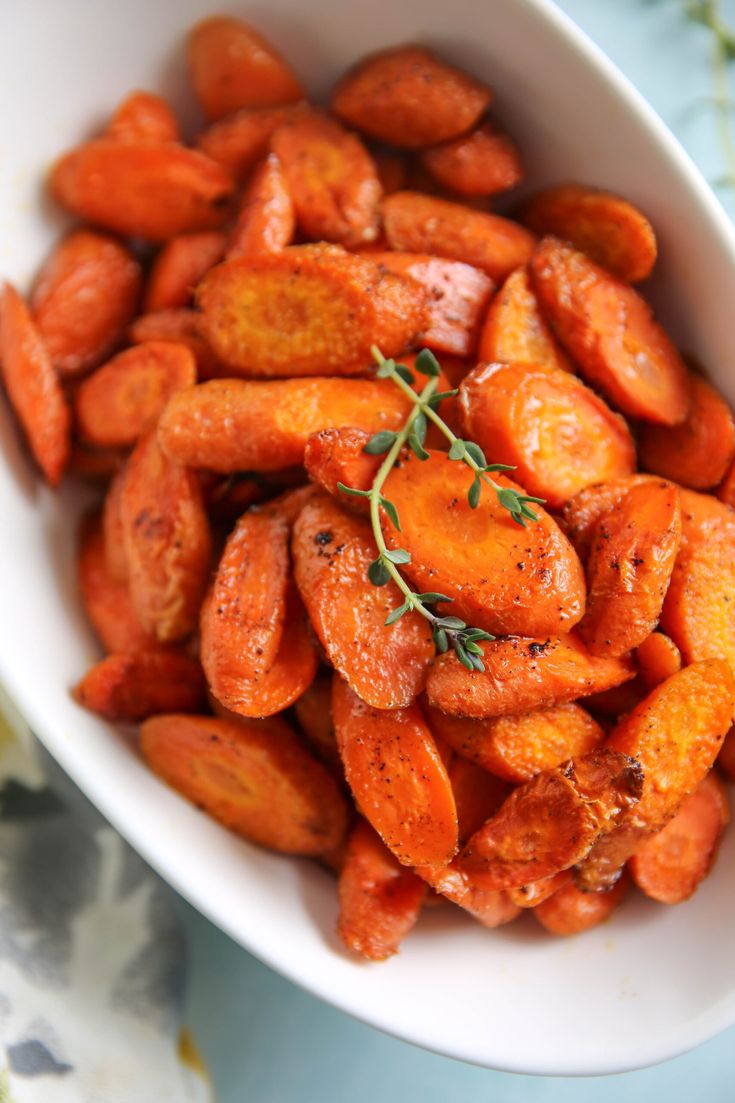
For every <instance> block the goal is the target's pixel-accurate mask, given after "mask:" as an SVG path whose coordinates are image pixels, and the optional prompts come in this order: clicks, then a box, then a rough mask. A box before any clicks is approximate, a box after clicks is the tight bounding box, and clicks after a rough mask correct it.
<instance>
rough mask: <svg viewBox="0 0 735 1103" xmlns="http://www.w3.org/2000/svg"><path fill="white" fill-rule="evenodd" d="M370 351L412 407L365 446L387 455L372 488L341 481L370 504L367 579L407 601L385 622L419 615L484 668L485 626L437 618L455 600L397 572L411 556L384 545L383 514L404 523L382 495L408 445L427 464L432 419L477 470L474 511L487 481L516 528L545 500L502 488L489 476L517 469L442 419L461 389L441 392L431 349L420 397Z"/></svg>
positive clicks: (466, 662)
mask: <svg viewBox="0 0 735 1103" xmlns="http://www.w3.org/2000/svg"><path fill="white" fill-rule="evenodd" d="M371 352H372V354H373V356H374V357H375V361H376V363H377V365H378V370H377V375H378V378H380V379H390V380H392V382H394V383H395V384H396V386H397V387H398V388H399V389H400V390H401V391H403V393H404V394H405V395H406V397H407V398H409V399H410V400H411V403H412V408H411V411H410V413H409V415H408V417H407V418H406V421H405V422H404V425H403V427H402V428H401V429H400V430H399V431H398V432H389V431H387V430H383V431H382V432H379V433H376V434H375V435H374V436H373V437H371V438H370V440H369V441H368V443H367V444H366V445H365V451H366V452H367V453H368V454H369V455H374V456H378V455H385V459H384V460H383V462H382V463H381V465H380V467H379V468H378V471H377V473H376V475H375V478H374V479H373V483H372V486H371V487H370V490H358V489H357V488H355V487H349V486H345V485H344V483H338V486H339V488H340V490H342V491H344V492H345V493H346V494H352V495H354V496H356V497H360V498H367V499H368V500H369V502H370V523H371V526H372V530H373V536H374V539H375V543H376V545H377V549H378V555H377V558H376V559H374V560H373V562H372V563H371V564H370V566H369V567H368V572H367V573H368V578H369V579H370V581H371V582H372V583H373V585H374V586H385V585H386V583H387V582H389V581H390V580H392V581H393V582H394V583H395V585H396V586H397V587H398V589H399V590H400V592H401V594H402V595H403V598H404V600H403V603H402V604H401V605H399V606H397V607H396V608H395V609H393V610H392V611H391V612H390V613H389V614H388V616H387V617H386V620H385V623H386V624H395V622H396V621H397V620H399V619H400V618H401V617H402V616H404V615H405V614H406V613H409V612H417V613H419V614H420V615H421V616H422V617H424V618H425V620H428V621H429V623H430V624H431V628H432V633H433V637H434V644H435V646H436V649H437V651H439V652H440V653H443V652H445V651H448V650H449V648H450V647H451V648H452V649H453V650H454V652H455V654H456V656H457V658H458V659H459V661H460V662H461V663H462V665H463V666H465V667H466V668H467V669H468V670H484V669H485V667H484V664H483V661H482V656H483V650H482V647H481V641H483V640H493V639H495V637H494V636H492V635H491V634H490V633H489V632H486V631H485V630H484V629H482V628H472V627H470V626H468V625H467V624H465V622H464V621H463V620H461V619H460V618H459V617H454V616H445V617H442V616H439V615H438V614H437V613H436V612H435V611H434V610H433V609H432V608H430V606H433V605H438V604H441V603H442V602H447V601H451V600H452V599H451V598H450V597H447V595H446V594H441V593H434V592H429V593H423V594H422V593H418V592H417V591H415V590H413V589H411V587H410V586H409V585H408V583H407V582H406V580H405V578H404V577H403V575H402V574H401V572H400V571H399V570H398V568H399V566H403V565H404V564H406V563H410V562H411V555H410V553H409V552H408V551H407V550H406V549H405V548H389V547H388V546H387V544H386V542H385V537H384V535H383V528H382V525H381V511H382V513H383V514H384V515H385V516H386V517H387V518H388V520H389V521H390V523H391V524H392V525H393V527H394V528H395V529H396V530H397V531H398V532H400V531H401V521H400V517H399V516H398V510H397V509H396V506H395V503H394V502H391V501H390V500H389V499H388V498H386V497H385V496H384V494H383V486H384V485H385V481H386V479H387V478H388V476H389V474H390V472H391V470H392V469H393V466H394V464H395V463H396V460H397V459H398V457H399V455H400V452H401V450H402V449H403V448H405V447H406V446H408V447H409V448H410V449H411V451H412V452H413V453H414V455H415V456H416V457H417V459H419V460H420V461H422V462H424V461H426V460H428V459H429V453H428V452H427V451H426V449H425V447H424V442H425V440H426V431H427V429H428V423H429V421H431V422H433V423H434V425H436V426H437V428H438V429H439V430H440V431H441V432H442V433H443V435H444V436H445V437H446V439H447V440H448V441H449V458H450V459H451V460H456V461H458V462H462V463H464V464H466V465H467V466H468V467H469V468H470V469H471V470H472V471H473V472H474V476H475V477H474V479H473V481H472V484H471V485H470V488H469V490H468V492H467V500H468V503H469V505H470V508H471V509H477V506H478V505H479V502H480V494H481V491H482V483H483V482H484V483H486V484H487V485H488V486H490V487H491V488H492V489H493V490H494V491H495V493H496V495H497V499H498V501H499V503H500V505H501V506H502V507H503V508H504V509H507V510H508V512H509V513H510V515H511V517H512V518H513V520H514V521H515V522H516V524H518V525H521V526H522V527H525V525H526V521H527V520H529V521H536V520H537V519H538V518H537V514H536V513H535V512H534V511H533V510H532V509H531V508H530V505H529V503H534V504H535V503H539V504H541V503H542V502H543V499H542V498H534V497H532V496H530V495H528V494H521V493H519V492H518V491H517V490H514V489H513V488H512V487H505V486H501V485H500V484H499V483H497V482H496V481H495V480H494V479H493V478H492V476H491V474H490V473H491V472H496V471H512V470H514V469H513V467H511V466H510V465H508V464H504V463H488V462H487V460H486V458H485V455H484V454H483V451H482V449H481V448H480V446H479V445H477V444H475V443H474V441H468V440H462V438H461V437H458V436H457V435H456V434H455V433H453V432H452V430H451V429H450V428H449V426H448V425H447V424H446V422H445V421H444V420H443V419H442V418H441V417H440V415H439V413H438V412H437V411H438V408H439V405H440V404H441V402H442V401H443V400H444V399H445V398H450V397H451V396H453V395H455V394H456V393H457V391H456V390H450V391H442V392H438V391H437V387H438V384H439V376H440V373H441V368H440V366H439V363H438V361H437V359H436V357H435V356H434V354H433V353H432V352H431V351H430V350H429V349H423V350H422V351H421V352H420V353H419V354H418V356H417V357H416V361H415V367H416V370H417V371H418V372H420V373H421V374H422V375H424V376H426V377H427V381H426V383H425V384H424V386H423V388H422V390H421V391H420V392H419V393H417V392H416V391H415V390H414V389H413V386H412V384H414V383H415V377H414V376H413V374H412V373H411V371H410V370H409V369H408V368H407V367H406V366H405V365H404V364H397V363H396V362H395V360H392V359H386V357H384V356H383V354H382V353H381V351H380V349H378V348H377V347H375V346H374V347H373V348H372V349H371Z"/></svg>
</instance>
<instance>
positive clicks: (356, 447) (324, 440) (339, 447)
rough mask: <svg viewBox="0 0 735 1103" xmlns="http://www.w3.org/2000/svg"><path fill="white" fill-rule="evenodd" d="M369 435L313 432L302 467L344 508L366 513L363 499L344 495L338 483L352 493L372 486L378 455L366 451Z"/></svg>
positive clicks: (352, 431)
mask: <svg viewBox="0 0 735 1103" xmlns="http://www.w3.org/2000/svg"><path fill="white" fill-rule="evenodd" d="M369 440H370V434H369V433H366V432H365V430H364V429H350V428H343V429H320V430H319V432H318V433H312V435H311V436H310V437H309V439H308V440H307V442H306V450H305V452H304V467H305V468H306V471H307V473H308V475H309V478H310V479H312V480H313V481H314V482H315V483H317V484H318V485H319V486H322V487H323V488H324V489H325V490H328V491H329V493H330V494H331V495H332V496H333V497H335V498H336V499H337V501H339V502H340V503H341V504H342V505H343V506H345V508H346V509H351V510H354V511H355V512H356V513H364V514H366V513H367V510H368V504H367V501H366V500H365V498H358V497H355V496H354V495H351V494H346V493H345V492H344V491H343V490H340V489H339V486H338V483H342V485H343V486H349V487H352V488H354V489H355V490H369V489H370V487H371V486H372V484H373V480H374V478H375V475H376V474H377V471H378V468H379V467H380V464H381V463H382V457H381V456H371V455H368V453H367V452H366V451H365V445H366V444H367V442H368V441H369Z"/></svg>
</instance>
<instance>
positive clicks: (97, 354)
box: [31, 230, 141, 376]
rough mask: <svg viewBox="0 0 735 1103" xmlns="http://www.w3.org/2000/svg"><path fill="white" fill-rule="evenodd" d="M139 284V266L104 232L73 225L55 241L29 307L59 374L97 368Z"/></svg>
mask: <svg viewBox="0 0 735 1103" xmlns="http://www.w3.org/2000/svg"><path fill="white" fill-rule="evenodd" d="M140 286H141V271H140V265H139V264H138V262H137V261H136V260H135V258H134V257H133V255H132V253H131V252H130V251H129V250H128V249H126V248H125V246H124V245H122V244H121V242H119V241H115V239H114V238H112V237H108V235H107V234H100V233H95V232H94V231H92V230H73V231H72V232H71V233H70V234H67V236H66V237H65V238H64V239H63V240H62V241H61V242H60V244H59V245H57V246H56V248H55V249H54V250H53V252H52V253H51V255H50V257H49V258H48V260H47V261H46V263H45V264H44V266H43V268H42V269H41V271H40V273H39V275H38V278H37V279H36V282H35V284H34V287H33V291H32V294H31V310H32V312H33V318H34V321H35V323H36V326H37V327H38V332H39V333H40V335H41V337H42V339H43V342H44V344H45V346H46V349H47V351H48V354H49V356H50V357H51V359H52V361H53V364H54V367H55V368H56V370H57V371H58V372H59V373H60V374H61V375H63V376H71V375H78V374H82V373H83V372H86V371H88V370H89V369H90V368H96V367H97V365H98V364H101V363H102V362H103V361H104V360H105V359H106V358H107V357H108V356H109V355H110V354H111V353H112V352H113V351H114V349H115V347H116V346H117V345H118V344H119V342H120V340H121V339H122V336H123V333H124V331H125V327H126V326H127V325H128V323H129V322H130V320H131V319H132V317H133V314H134V313H135V308H136V304H137V302H138V296H139V294H140Z"/></svg>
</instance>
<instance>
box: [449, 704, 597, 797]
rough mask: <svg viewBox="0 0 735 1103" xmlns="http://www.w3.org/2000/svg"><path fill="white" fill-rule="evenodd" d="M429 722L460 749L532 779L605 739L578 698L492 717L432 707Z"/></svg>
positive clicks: (513, 778) (503, 774)
mask: <svg viewBox="0 0 735 1103" xmlns="http://www.w3.org/2000/svg"><path fill="white" fill-rule="evenodd" d="M429 722H430V724H431V727H432V730H433V731H435V732H436V733H437V734H438V735H440V736H441V737H442V739H443V740H444V741H445V742H446V743H448V744H449V746H450V747H451V748H452V749H453V750H455V751H456V752H457V754H458V755H462V756H464V757H465V758H466V759H470V760H471V761H472V762H476V763H477V765H478V766H481V767H482V768H483V770H489V771H490V773H492V774H495V775H496V777H499V778H504V779H505V780H506V781H510V782H514V783H520V782H524V781H530V779H531V778H532V777H535V776H536V774H540V773H541V772H542V771H543V770H549V769H552V768H553V767H554V766H558V765H559V764H560V763H562V762H566V761H567V759H569V758H576V757H578V756H579V755H583V754H587V752H588V751H593V750H594V749H595V748H596V747H598V746H599V745H600V743H602V741H603V739H604V732H603V730H602V728H601V727H600V725H599V724H598V723H597V721H596V720H593V719H592V717H591V716H590V714H589V713H588V712H585V710H584V709H583V708H580V706H579V705H576V704H568V705H557V706H555V707H552V708H548V709H535V710H533V711H532V712H524V713H521V714H520V715H515V716H514V715H512V714H511V715H509V716H499V717H497V718H496V719H492V720H469V719H466V718H464V717H459V716H449V715H448V714H447V713H443V712H441V710H440V709H431V710H430V712H429Z"/></svg>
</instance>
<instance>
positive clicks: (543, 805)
mask: <svg viewBox="0 0 735 1103" xmlns="http://www.w3.org/2000/svg"><path fill="white" fill-rule="evenodd" d="M641 786H642V774H641V770H640V768H639V767H638V765H637V763H636V762H635V760H634V759H633V758H631V757H629V756H628V755H626V754H621V753H620V752H619V751H616V750H612V749H603V750H597V751H592V752H591V753H590V754H588V755H584V756H582V757H581V758H577V759H573V760H571V761H569V762H566V763H564V764H562V765H561V766H557V767H555V768H554V769H553V770H547V771H545V772H544V773H542V774H537V776H536V777H535V778H533V779H532V780H531V781H527V782H526V783H525V785H521V786H519V788H517V789H514V790H513V792H512V793H511V794H510V796H509V797H508V798H507V800H506V801H505V802H504V804H503V805H502V806H501V808H500V810H499V811H498V813H497V814H496V815H495V816H494V817H493V818H492V819H491V820H489V821H488V823H486V824H485V825H484V826H483V827H481V828H480V830H479V831H477V832H475V834H474V835H473V836H472V838H471V839H470V840H469V842H468V843H467V845H466V846H465V848H464V849H463V850H462V852H461V853H460V856H459V860H458V864H459V866H460V868H461V869H463V870H465V871H466V872H467V873H468V874H469V875H470V876H472V877H473V879H474V880H475V882H476V883H477V884H478V885H480V887H482V888H486V889H491V890H492V889H495V890H497V889H512V888H520V887H521V886H522V885H527V884H528V883H529V882H531V881H537V880H539V879H540V878H542V877H550V876H552V875H553V874H555V873H558V872H559V871H560V870H563V869H569V867H570V866H573V865H574V864H575V863H576V862H579V861H580V859H582V858H583V857H584V856H585V855H586V854H587V853H588V852H589V850H590V848H591V846H592V845H593V843H594V842H595V840H596V839H597V838H599V837H600V836H601V835H602V836H604V835H605V834H607V833H609V832H611V831H612V830H614V828H615V826H616V825H617V824H618V823H619V822H620V820H621V818H622V817H623V815H624V813H626V812H627V811H628V809H630V808H631V807H633V806H635V804H636V803H637V801H638V799H639V797H640V793H641Z"/></svg>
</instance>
